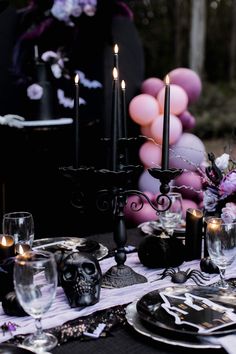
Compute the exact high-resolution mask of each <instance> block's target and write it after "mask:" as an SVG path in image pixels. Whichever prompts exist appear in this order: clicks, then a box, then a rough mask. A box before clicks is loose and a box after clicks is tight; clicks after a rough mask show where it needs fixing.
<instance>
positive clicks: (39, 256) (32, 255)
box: [13, 251, 57, 352]
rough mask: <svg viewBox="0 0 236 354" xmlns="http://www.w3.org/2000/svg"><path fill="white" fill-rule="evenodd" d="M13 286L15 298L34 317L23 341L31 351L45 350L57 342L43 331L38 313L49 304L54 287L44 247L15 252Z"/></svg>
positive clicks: (50, 262)
mask: <svg viewBox="0 0 236 354" xmlns="http://www.w3.org/2000/svg"><path fill="white" fill-rule="evenodd" d="M13 279H14V287H15V292H16V296H17V299H18V301H19V303H20V305H21V306H22V307H23V309H24V310H25V312H26V313H28V314H29V315H30V316H32V317H33V318H34V319H35V326H36V331H35V333H33V334H31V335H30V336H28V337H26V338H25V340H24V341H23V345H24V346H25V347H28V348H31V349H32V350H35V351H38V350H40V351H42V352H43V351H48V350H50V349H52V348H54V347H55V346H56V345H57V338H56V337H55V336H54V335H52V334H50V333H45V332H44V331H43V329H42V324H41V317H42V315H43V314H44V313H46V312H47V311H48V309H49V308H50V306H51V304H52V302H53V300H54V298H55V295H56V289H57V268H56V261H55V257H54V255H53V254H52V253H51V252H47V251H28V252H25V253H24V254H23V255H18V256H17V257H16V259H15V265H14V278H13Z"/></svg>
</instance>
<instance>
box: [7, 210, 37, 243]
mask: <svg viewBox="0 0 236 354" xmlns="http://www.w3.org/2000/svg"><path fill="white" fill-rule="evenodd" d="M2 230H3V233H4V234H5V235H11V236H13V237H14V241H15V244H19V243H27V244H29V245H30V247H32V245H33V241H34V219H33V216H32V214H31V213H29V212H27V211H15V212H11V213H7V214H4V215H3V222H2Z"/></svg>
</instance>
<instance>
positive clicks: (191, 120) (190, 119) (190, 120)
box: [179, 111, 196, 131]
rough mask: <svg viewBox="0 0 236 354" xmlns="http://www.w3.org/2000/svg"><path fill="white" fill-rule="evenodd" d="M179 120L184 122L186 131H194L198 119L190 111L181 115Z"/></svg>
mask: <svg viewBox="0 0 236 354" xmlns="http://www.w3.org/2000/svg"><path fill="white" fill-rule="evenodd" d="M179 119H180V120H181V122H182V125H183V130H184V131H186V130H192V129H193V128H194V127H195V125H196V119H195V117H194V116H193V115H192V114H191V113H190V112H189V111H184V112H182V113H180V115H179Z"/></svg>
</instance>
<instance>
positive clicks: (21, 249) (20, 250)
mask: <svg viewBox="0 0 236 354" xmlns="http://www.w3.org/2000/svg"><path fill="white" fill-rule="evenodd" d="M18 253H19V254H24V248H23V247H22V246H21V245H19V248H18Z"/></svg>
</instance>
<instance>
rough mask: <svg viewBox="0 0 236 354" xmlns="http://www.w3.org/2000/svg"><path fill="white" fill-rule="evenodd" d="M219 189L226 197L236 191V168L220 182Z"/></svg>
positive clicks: (222, 195)
mask: <svg viewBox="0 0 236 354" xmlns="http://www.w3.org/2000/svg"><path fill="white" fill-rule="evenodd" d="M219 191H220V195H221V197H223V198H225V197H227V196H229V195H231V194H233V193H235V192H236V170H232V171H230V172H229V173H228V174H227V175H226V176H225V177H224V178H223V179H222V181H221V182H220V185H219Z"/></svg>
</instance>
